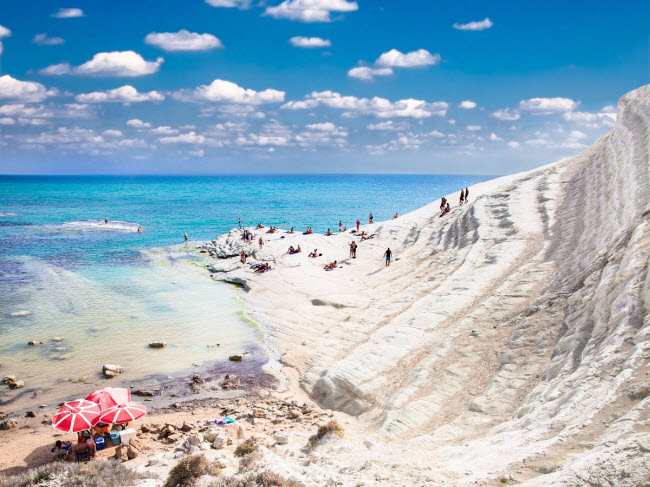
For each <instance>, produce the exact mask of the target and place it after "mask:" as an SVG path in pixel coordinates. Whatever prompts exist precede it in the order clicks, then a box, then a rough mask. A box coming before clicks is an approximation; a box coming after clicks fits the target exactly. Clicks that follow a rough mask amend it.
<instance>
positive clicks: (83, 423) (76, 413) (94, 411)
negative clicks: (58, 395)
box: [52, 399, 100, 433]
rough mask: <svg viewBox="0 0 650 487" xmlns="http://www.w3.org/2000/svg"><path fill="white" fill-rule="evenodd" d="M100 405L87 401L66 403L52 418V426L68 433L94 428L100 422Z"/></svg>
mask: <svg viewBox="0 0 650 487" xmlns="http://www.w3.org/2000/svg"><path fill="white" fill-rule="evenodd" d="M99 413H100V410H99V404H96V403H94V402H91V401H86V400H85V399H75V400H74V401H70V402H66V403H65V404H64V405H63V406H61V409H59V412H58V413H56V414H55V415H54V417H53V418H52V426H53V427H54V428H56V429H58V430H61V431H65V432H66V433H76V432H77V431H83V430H87V429H89V428H92V427H93V426H94V425H96V424H97V421H99Z"/></svg>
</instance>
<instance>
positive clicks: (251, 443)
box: [235, 438, 260, 457]
mask: <svg viewBox="0 0 650 487" xmlns="http://www.w3.org/2000/svg"><path fill="white" fill-rule="evenodd" d="M258 446H260V444H259V442H258V441H257V438H249V439H247V440H246V441H245V442H243V443H242V444H241V445H239V446H238V447H237V448H235V456H236V457H243V456H245V455H248V454H250V453H253V452H254V451H255V449H256V448H257V447H258Z"/></svg>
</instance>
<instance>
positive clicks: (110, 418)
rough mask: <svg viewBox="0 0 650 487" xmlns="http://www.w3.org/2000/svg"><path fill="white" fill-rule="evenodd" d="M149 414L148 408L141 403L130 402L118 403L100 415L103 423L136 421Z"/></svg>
mask: <svg viewBox="0 0 650 487" xmlns="http://www.w3.org/2000/svg"><path fill="white" fill-rule="evenodd" d="M145 414H147V408H146V407H144V406H143V405H141V404H136V403H133V402H130V403H128V404H118V405H117V406H113V407H112V408H110V409H107V410H106V411H103V412H102V413H101V415H100V416H99V421H101V422H102V423H113V424H119V423H128V422H130V421H135V420H136V419H138V418H141V417H142V416H144V415H145Z"/></svg>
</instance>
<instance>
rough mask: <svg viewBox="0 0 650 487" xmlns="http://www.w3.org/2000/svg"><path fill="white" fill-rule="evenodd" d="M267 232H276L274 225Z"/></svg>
mask: <svg viewBox="0 0 650 487" xmlns="http://www.w3.org/2000/svg"><path fill="white" fill-rule="evenodd" d="M266 233H275V228H273V226H271V227H270V228H269V231H268V232H266Z"/></svg>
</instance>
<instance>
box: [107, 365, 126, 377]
mask: <svg viewBox="0 0 650 487" xmlns="http://www.w3.org/2000/svg"><path fill="white" fill-rule="evenodd" d="M122 372H124V367H121V366H119V365H114V364H104V366H103V367H102V373H103V374H104V376H105V377H106V378H107V379H110V378H111V377H115V376H116V375H117V374H121V373H122Z"/></svg>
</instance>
